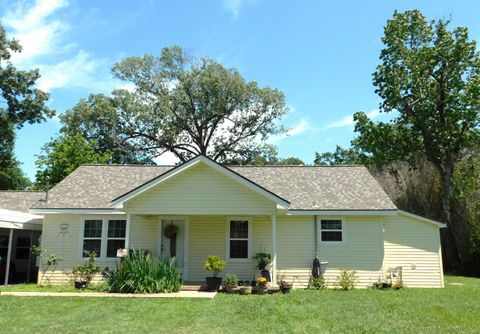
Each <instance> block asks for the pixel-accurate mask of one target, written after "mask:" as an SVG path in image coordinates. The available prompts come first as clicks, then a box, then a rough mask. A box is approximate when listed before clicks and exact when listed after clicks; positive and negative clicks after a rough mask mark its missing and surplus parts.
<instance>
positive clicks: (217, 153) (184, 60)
mask: <svg viewBox="0 0 480 334" xmlns="http://www.w3.org/2000/svg"><path fill="white" fill-rule="evenodd" d="M113 74H114V76H115V77H116V78H118V79H121V80H125V81H129V82H130V83H133V84H134V86H135V90H134V91H127V90H119V91H116V92H114V94H115V99H116V101H117V103H118V106H119V109H120V111H121V115H120V117H121V123H122V131H124V133H125V134H126V135H127V137H128V138H129V140H134V141H135V142H134V143H132V145H133V146H134V147H136V148H137V149H138V150H142V151H150V150H155V151H157V152H158V153H157V154H162V153H163V152H165V151H170V152H172V153H174V154H175V155H176V156H177V157H178V158H179V159H180V160H181V161H185V160H186V159H188V158H190V157H192V156H193V155H196V154H203V155H206V156H209V157H210V158H212V159H214V160H217V161H221V162H223V161H229V160H233V159H236V158H238V157H239V156H240V155H242V154H244V153H245V152H246V151H249V150H254V151H255V150H257V149H258V148H259V147H261V146H262V144H261V143H259V140H257V139H260V141H261V140H264V139H266V138H267V137H268V136H269V135H271V134H276V133H280V132H282V131H283V128H282V127H279V126H277V125H276V123H275V121H277V120H278V119H279V118H281V117H282V116H283V115H284V114H285V113H286V112H287V108H286V106H285V98H284V95H283V93H282V92H280V91H278V90H276V89H271V88H268V87H267V88H260V87H259V86H258V84H257V83H256V82H247V81H245V79H244V78H243V77H242V76H241V75H240V73H239V72H238V71H237V70H235V69H228V68H225V67H224V66H222V65H221V64H219V63H218V62H216V61H214V60H211V59H206V58H202V59H198V60H197V59H192V58H189V57H187V56H186V55H185V53H184V51H183V50H182V49H181V48H179V47H170V48H165V49H163V50H162V53H161V55H160V57H154V56H152V55H145V56H143V57H132V58H127V59H124V60H123V61H121V62H119V63H118V64H116V65H115V66H114V68H113Z"/></svg>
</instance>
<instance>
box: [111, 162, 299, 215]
mask: <svg viewBox="0 0 480 334" xmlns="http://www.w3.org/2000/svg"><path fill="white" fill-rule="evenodd" d="M199 163H204V164H206V165H207V166H209V167H211V168H213V169H214V170H216V171H217V172H219V173H221V174H223V175H225V176H227V177H230V178H231V179H233V180H234V181H237V182H238V183H240V184H242V185H244V186H245V187H247V188H249V189H250V190H253V191H255V192H256V193H258V194H260V195H261V196H263V197H265V198H267V199H268V200H270V201H272V202H274V203H276V204H277V206H279V207H281V208H288V207H289V206H290V203H289V202H288V201H286V200H284V199H283V198H281V197H279V196H276V195H274V194H273V193H271V192H269V191H267V190H265V189H264V188H262V187H260V186H258V185H257V184H255V183H253V182H251V181H249V180H247V179H245V178H244V177H242V176H240V175H238V174H237V173H235V172H233V171H231V170H229V169H228V168H225V167H223V166H221V165H219V164H218V163H216V162H214V161H213V160H210V159H208V158H206V157H204V156H202V155H200V156H197V157H196V158H194V159H192V160H189V161H187V162H186V163H184V164H183V165H180V166H178V167H176V168H174V169H171V170H169V171H167V172H166V173H164V174H163V175H161V176H159V177H156V178H154V179H152V180H150V181H148V182H146V183H144V184H143V185H142V186H140V187H138V188H136V189H134V190H132V191H130V192H128V193H126V194H124V195H122V196H120V197H117V198H116V199H115V200H113V201H112V207H114V208H121V207H123V204H124V203H125V202H127V201H129V200H130V199H132V198H134V197H136V196H138V195H140V194H141V193H143V192H145V191H147V190H149V189H151V188H152V187H154V186H156V185H158V184H159V183H162V182H164V181H166V180H169V179H171V178H173V177H175V176H177V175H179V174H181V173H183V172H185V171H187V170H188V169H190V168H192V167H194V166H196V165H198V164H199Z"/></svg>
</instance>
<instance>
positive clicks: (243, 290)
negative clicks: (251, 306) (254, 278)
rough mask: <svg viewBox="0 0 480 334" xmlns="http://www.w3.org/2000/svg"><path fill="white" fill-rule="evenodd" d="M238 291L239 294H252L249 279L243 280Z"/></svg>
mask: <svg viewBox="0 0 480 334" xmlns="http://www.w3.org/2000/svg"><path fill="white" fill-rule="evenodd" d="M239 291H240V294H241V295H251V294H252V285H251V284H250V282H249V281H245V282H243V284H242V285H241V286H240V289H239Z"/></svg>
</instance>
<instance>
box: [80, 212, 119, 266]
mask: <svg viewBox="0 0 480 334" xmlns="http://www.w3.org/2000/svg"><path fill="white" fill-rule="evenodd" d="M126 227H127V221H126V220H123V219H85V221H84V225H83V248H82V257H88V255H89V254H90V252H92V251H93V252H95V253H96V254H97V256H98V257H100V258H114V257H116V256H117V250H118V249H120V248H125V238H126Z"/></svg>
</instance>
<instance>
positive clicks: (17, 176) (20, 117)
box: [0, 26, 54, 189]
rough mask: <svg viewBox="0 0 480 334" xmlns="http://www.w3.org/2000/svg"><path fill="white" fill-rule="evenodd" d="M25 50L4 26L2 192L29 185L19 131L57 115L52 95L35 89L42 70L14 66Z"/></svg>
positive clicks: (0, 48)
mask: <svg viewBox="0 0 480 334" xmlns="http://www.w3.org/2000/svg"><path fill="white" fill-rule="evenodd" d="M21 50H22V48H21V46H20V44H19V43H18V42H17V41H16V40H15V39H8V38H7V36H6V33H5V30H4V29H3V27H2V26H0V96H1V97H0V102H1V103H0V170H1V171H2V172H1V173H0V189H16V188H18V187H21V186H22V184H24V181H25V178H24V177H23V176H22V173H21V170H20V168H19V163H18V161H17V160H16V159H15V155H14V152H13V149H14V144H15V129H19V128H21V127H22V126H23V125H24V124H25V123H27V122H28V123H39V122H42V121H44V120H45V119H46V118H47V117H51V116H52V115H53V114H54V113H53V111H52V110H50V109H48V108H47V107H46V106H45V102H46V101H47V99H48V94H47V93H45V92H43V91H41V90H39V89H36V88H34V86H35V82H36V81H37V80H38V78H40V74H39V72H38V70H32V71H21V70H17V69H16V68H15V66H13V65H12V63H11V61H10V58H11V56H12V53H14V52H21ZM22 179H23V181H22Z"/></svg>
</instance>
